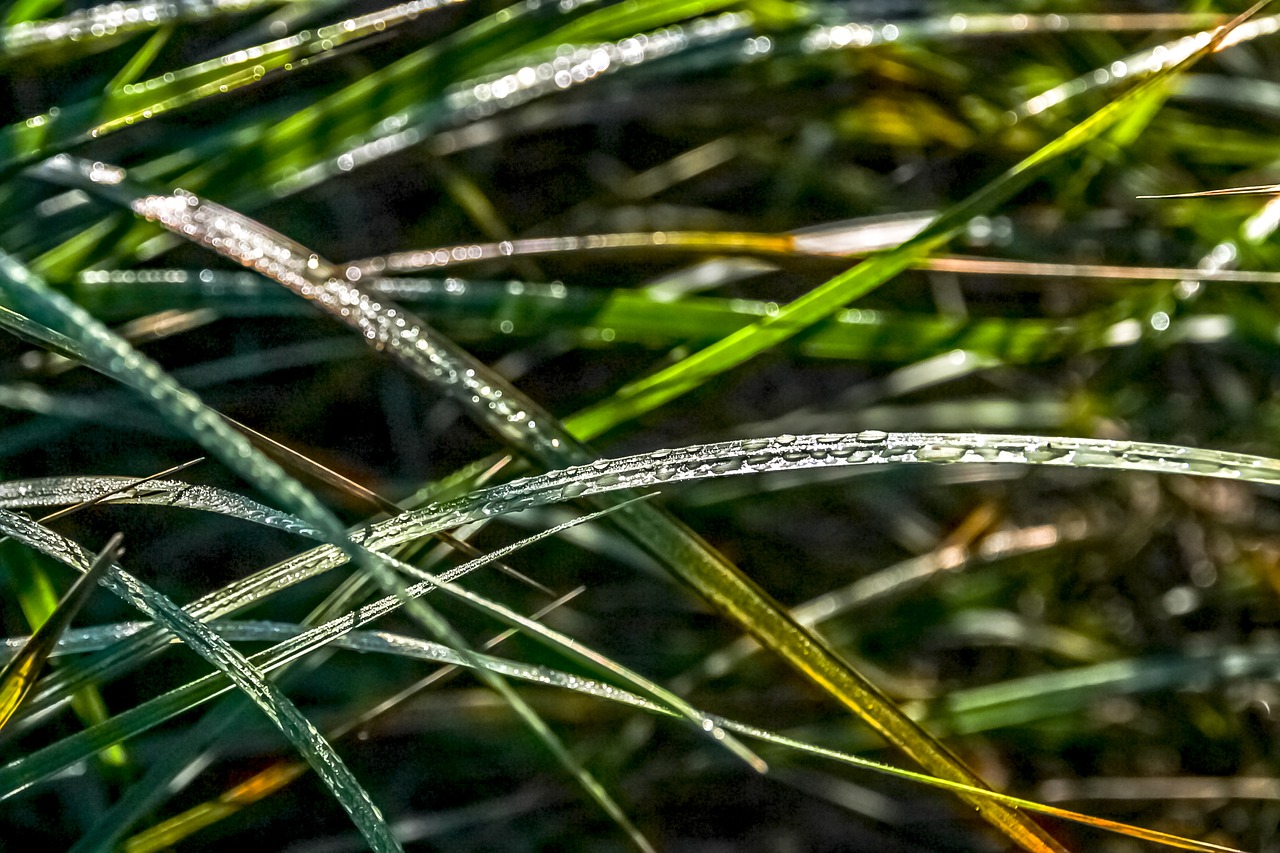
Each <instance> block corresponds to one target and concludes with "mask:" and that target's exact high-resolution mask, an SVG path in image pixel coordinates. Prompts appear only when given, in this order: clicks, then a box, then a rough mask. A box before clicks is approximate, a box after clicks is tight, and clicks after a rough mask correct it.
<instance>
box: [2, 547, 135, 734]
mask: <svg viewBox="0 0 1280 853" xmlns="http://www.w3.org/2000/svg"><path fill="white" fill-rule="evenodd" d="M123 539H124V537H123V536H122V535H121V534H119V533H117V534H116V535H115V536H113V537H111V539H110V541H108V542H107V544H106V545H105V546H103V548H102V550H101V551H99V552H98V555H97V556H96V557H94V558H93V562H92V563H90V564H89V568H88V569H87V570H86V571H85V573H84V574H83V575H81V576H80V577H79V578H78V579H77V580H76V582H75V584H74V585H72V587H71V589H70V590H68V592H67V594H66V595H65V596H63V598H62V600H61V601H59V602H58V606H57V608H56V609H55V610H54V611H53V613H52V614H50V616H49V618H48V619H47V620H45V622H44V624H43V625H41V626H40V627H39V628H38V629H36V632H35V633H34V634H32V635H31V637H30V638H29V639H28V640H27V642H26V644H25V645H23V647H22V648H21V649H20V650H19V651H18V653H17V655H15V656H14V657H13V659H12V660H10V661H9V662H8V663H7V664H5V666H4V669H3V670H0V728H4V726H5V724H7V723H8V722H9V719H10V718H11V717H12V716H13V714H14V712H15V711H17V710H18V706H19V705H21V704H22V700H24V699H25V698H26V697H27V694H28V693H30V692H31V687H32V685H33V684H35V680H36V677H37V676H38V675H39V673H40V670H41V669H43V668H44V662H45V661H46V660H47V659H48V658H49V653H50V652H52V651H53V648H54V646H55V645H57V643H58V638H59V637H61V636H62V633H63V632H64V631H66V629H67V628H68V627H70V626H71V620H72V619H73V618H75V615H76V614H77V613H78V612H80V607H81V606H82V605H83V604H84V603H85V602H86V601H88V599H89V593H91V592H92V591H93V590H94V589H96V588H97V585H98V579H99V578H100V577H101V576H102V574H103V573H104V572H105V571H106V570H107V569H108V568H109V567H110V566H111V564H112V563H113V562H114V561H115V560H116V558H117V556H118V554H119V552H120V543H121V542H122V541H123Z"/></svg>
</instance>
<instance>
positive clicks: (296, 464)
mask: <svg viewBox="0 0 1280 853" xmlns="http://www.w3.org/2000/svg"><path fill="white" fill-rule="evenodd" d="M222 417H223V419H224V420H225V421H226V422H227V423H229V424H231V425H232V426H233V427H235V428H236V429H238V430H240V432H242V433H244V434H245V436H247V437H248V438H249V440H250V441H252V442H253V443H254V444H255V445H257V447H258V449H259V450H261V451H262V452H264V453H266V454H267V455H268V456H270V457H271V458H272V459H274V460H276V462H279V463H280V464H281V465H283V466H285V467H286V468H289V469H292V470H294V471H296V472H301V473H303V474H305V475H310V476H312V477H315V478H316V479H318V480H320V481H321V482H322V483H327V484H329V485H330V486H334V487H336V488H339V489H342V490H343V491H345V492H347V493H348V494H350V495H353V496H354V497H356V498H358V499H359V500H361V501H364V502H366V503H368V504H369V505H371V506H372V507H374V508H375V509H376V510H377V511H378V512H385V513H386V514H387V515H389V516H392V517H394V516H397V515H400V514H401V513H403V512H404V509H403V508H402V507H400V505H399V504H396V503H393V502H392V501H389V500H387V499H386V498H384V497H383V496H382V495H380V494H378V493H377V492H375V491H373V490H372V489H370V488H367V487H366V486H362V485H361V484H359V483H357V482H356V481H354V480H352V479H350V478H349V477H344V476H343V475H342V474H340V473H338V472H337V471H334V470H333V469H332V468H329V467H327V466H325V465H321V464H320V463H319V462H317V461H315V460H314V459H312V458H311V457H309V456H307V455H306V454H303V453H299V452H298V451H296V450H294V449H293V448H292V447H289V446H288V445H286V444H282V443H281V442H278V441H276V440H275V439H274V438H271V437H270V436H267V435H263V434H262V433H260V432H258V431H257V430H255V429H253V428H252V427H249V426H246V425H245V424H242V423H240V422H239V421H237V420H235V419H234V418H230V417H227V416H226V415H223V416H222ZM434 535H435V536H436V538H438V539H439V540H440V541H442V542H444V543H445V544H446V545H448V546H449V547H451V548H453V549H454V550H456V551H458V552H459V553H462V554H466V555H467V556H469V557H479V556H481V552H480V551H479V550H478V549H477V548H476V547H475V546H474V545H472V544H471V543H470V542H467V541H466V540H464V539H459V538H458V537H456V536H454V535H453V534H452V533H449V532H447V531H444V530H441V531H439V532H437V533H435V534H434ZM495 568H497V569H498V571H500V572H502V573H503V574H505V575H509V576H511V577H513V578H515V579H516V580H518V581H520V582H522V583H525V584H528V585H529V586H531V587H533V588H534V589H536V590H538V591H539V592H542V593H545V594H547V595H550V596H553V597H554V596H555V592H554V591H552V590H551V589H548V588H547V587H546V586H545V585H543V584H541V583H539V582H538V581H536V580H534V579H533V578H531V577H529V576H528V575H526V574H524V573H523V572H518V571H516V570H515V569H513V568H511V567H510V566H508V565H507V564H505V563H502V562H498V563H497V564H496V565H495Z"/></svg>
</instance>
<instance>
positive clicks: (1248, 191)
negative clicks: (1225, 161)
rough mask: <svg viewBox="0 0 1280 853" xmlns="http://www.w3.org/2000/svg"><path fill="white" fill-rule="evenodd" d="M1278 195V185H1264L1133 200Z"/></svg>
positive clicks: (1168, 194) (1150, 196)
mask: <svg viewBox="0 0 1280 853" xmlns="http://www.w3.org/2000/svg"><path fill="white" fill-rule="evenodd" d="M1277 193H1280V184H1264V185H1260V186H1253V187H1227V188H1226V189H1220V190H1199V191H1197V192H1187V193H1165V194H1164V195H1140V196H1134V198H1145V199H1151V198H1155V199H1160V198H1208V197H1210V196H1220V195H1276V194H1277Z"/></svg>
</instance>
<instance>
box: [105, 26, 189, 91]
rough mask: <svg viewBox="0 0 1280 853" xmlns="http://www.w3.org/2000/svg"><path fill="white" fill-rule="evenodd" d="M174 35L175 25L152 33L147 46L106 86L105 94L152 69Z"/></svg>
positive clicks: (163, 27)
mask: <svg viewBox="0 0 1280 853" xmlns="http://www.w3.org/2000/svg"><path fill="white" fill-rule="evenodd" d="M173 33H174V26H173V24H166V25H165V26H162V27H161V28H160V29H158V30H156V31H155V32H154V33H152V34H151V37H150V38H148V39H147V42H146V44H144V45H143V46H142V47H141V48H140V49H139V50H138V52H137V53H135V54H134V55H133V57H132V58H130V60H129V61H128V62H126V63H125V64H124V66H123V67H122V68H121V69H120V71H119V72H118V73H117V74H116V76H115V77H112V78H111V82H110V83H108V84H107V85H106V88H105V91H104V92H103V94H110V93H111V92H113V91H115V90H116V89H119V88H121V87H123V86H124V85H126V84H128V83H132V82H133V81H134V80H136V79H137V78H138V77H139V76H140V75H141V74H142V73H143V72H144V71H146V70H147V69H148V68H150V67H151V63H152V62H155V59H156V57H157V56H158V55H159V54H160V51H162V50H164V47H165V45H167V44H168V43H169V39H171V38H173Z"/></svg>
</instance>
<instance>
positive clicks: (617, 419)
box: [565, 0, 1269, 440]
mask: <svg viewBox="0 0 1280 853" xmlns="http://www.w3.org/2000/svg"><path fill="white" fill-rule="evenodd" d="M1267 2H1269V0H1263V2H1260V3H1259V4H1257V5H1255V6H1254V7H1253V8H1252V9H1250V10H1249V11H1248V12H1246V13H1245V14H1244V15H1241V16H1240V17H1238V18H1236V19H1235V20H1233V21H1232V22H1231V23H1229V24H1227V25H1226V26H1224V27H1221V28H1219V29H1218V30H1217V31H1216V32H1215V33H1213V34H1210V33H1208V32H1204V33H1201V34H1200V35H1199V36H1197V37H1196V39H1195V42H1194V43H1195V45H1196V47H1195V49H1194V50H1191V51H1189V52H1187V53H1186V55H1185V56H1183V57H1182V58H1181V59H1180V61H1178V62H1175V63H1172V64H1170V65H1168V66H1166V67H1165V68H1163V69H1161V70H1160V71H1159V72H1157V73H1155V74H1153V75H1152V76H1151V77H1149V78H1147V79H1146V80H1144V81H1143V82H1141V83H1139V84H1138V85H1136V86H1134V87H1133V88H1132V89H1130V90H1129V91H1128V92H1126V93H1124V94H1123V95H1121V96H1120V97H1118V98H1116V99H1115V100H1114V101H1111V102H1110V103H1108V104H1107V105H1106V106H1104V107H1102V108H1101V109H1100V110H1098V111H1097V112H1095V113H1094V114H1093V115H1091V116H1089V117H1088V118H1087V119H1085V120H1084V121H1082V122H1081V123H1079V124H1077V125H1076V126H1075V127H1073V128H1071V129H1070V130H1069V131H1067V132H1066V133H1064V134H1063V135H1062V136H1059V137H1057V138H1056V139H1054V140H1053V141H1051V142H1049V143H1048V144H1046V145H1045V146H1044V147H1042V148H1041V149H1040V150H1038V151H1036V152H1035V153H1033V154H1031V155H1030V156H1028V157H1027V158H1025V159H1024V160H1022V161H1021V162H1019V163H1018V164H1016V165H1015V166H1013V167H1012V168H1010V169H1009V170H1008V171H1006V172H1005V173H1004V174H1003V175H1002V176H1000V177H999V178H997V179H995V180H994V181H992V182H990V183H988V184H986V185H985V186H984V187H982V188H981V189H979V190H978V191H977V192H975V193H974V194H973V195H971V196H969V197H968V198H966V199H964V200H963V201H961V202H959V203H958V204H955V205H953V206H952V207H950V208H949V209H947V210H946V211H944V212H943V213H942V214H941V215H939V216H938V217H937V218H936V219H935V220H934V221H933V222H932V223H931V224H930V225H928V226H927V227H925V228H924V229H923V230H922V231H921V232H920V233H919V234H917V235H916V236H915V237H913V238H911V239H910V240H907V241H906V242H905V243H903V244H901V245H900V246H899V247H898V248H896V249H893V250H890V251H888V252H884V253H881V254H877V255H873V256H872V257H870V258H868V259H867V260H865V261H863V262H862V263H860V264H858V265H857V266H855V267H853V268H852V269H850V270H849V271H848V272H845V273H843V274H841V275H838V276H836V277H835V278H833V279H831V280H830V281H828V282H826V283H825V284H822V285H820V286H819V287H817V288H815V289H814V290H811V291H810V292H809V293H807V294H805V295H804V296H801V297H799V298H798V299H796V300H794V301H792V302H790V303H788V304H787V305H785V306H783V307H782V308H781V309H779V311H778V312H777V313H776V314H775V315H772V316H769V317H766V318H764V319H763V320H761V321H760V322H758V323H756V324H754V325H752V326H749V327H747V328H744V329H742V330H741V331H739V332H736V333H734V334H732V335H730V336H729V337H727V338H724V339H722V340H720V341H718V342H716V343H714V344H712V345H711V346H708V347H706V348H704V349H702V350H699V351H698V352H696V353H694V354H693V355H691V356H689V357H688V358H685V359H682V360H681V361H679V362H677V363H675V364H673V365H671V366H670V367H668V368H665V369H663V370H660V371H658V372H657V373H653V374H650V375H649V376H646V377H644V378H642V379H639V380H636V381H634V382H631V383H630V384H628V385H626V386H624V387H623V388H621V389H619V391H618V392H617V393H615V394H614V395H613V396H612V397H611V398H610V399H608V400H606V401H604V402H602V403H599V404H597V405H595V406H592V407H590V408H588V409H586V410H585V411H582V412H579V413H578V414H576V415H574V416H573V417H571V418H569V419H568V420H566V422H565V425H566V426H567V427H568V428H569V430H570V431H571V432H572V433H573V434H574V435H575V436H577V437H578V438H580V439H582V440H589V439H591V438H593V437H595V436H598V435H600V434H602V433H604V432H606V431H607V430H609V429H612V428H613V427H614V426H616V425H617V424H619V423H623V422H625V421H627V420H630V419H632V418H635V417H638V416H639V415H641V414H643V413H645V412H648V411H651V410H653V409H655V408H657V407H658V406H660V405H663V404H664V403H667V402H669V401H671V400H673V399H675V398H677V397H679V396H682V395H683V394H686V393H688V392H689V391H691V390H693V389H694V388H698V387H701V386H703V385H704V384H705V383H706V382H707V381H708V380H710V379H712V378H713V377H715V376H717V375H719V374H721V373H723V372H724V371H726V370H730V369H732V368H734V367H736V366H738V365H739V364H742V363H743V362H745V361H747V360H748V359H751V358H753V357H754V356H756V355H759V354H760V353H762V352H764V351H765V350H767V349H769V348H771V347H773V346H776V345H777V344H779V343H781V342H783V341H785V340H787V339H789V338H791V337H793V336H795V335H797V334H799V333H800V332H801V331H803V330H804V329H806V328H808V327H809V326H811V325H813V324H814V323H816V322H818V321H820V320H824V319H826V318H827V317H829V316H831V315H832V314H834V313H835V312H837V311H839V310H840V309H842V308H843V307H844V306H846V305H847V304H848V303H849V302H850V301H852V300H853V299H855V298H857V297H859V296H863V295H865V294H867V293H869V292H870V291H872V290H874V289H875V288H877V287H879V286H880V285H881V284H883V283H885V282H886V281H888V280H890V279H891V278H893V277H894V276H896V275H898V273H900V272H902V271H903V270H905V269H907V268H908V267H909V266H910V265H911V264H912V263H914V262H915V261H916V260H918V259H919V258H921V257H923V256H925V255H928V254H930V253H932V252H933V251H934V250H935V249H937V248H939V247H940V246H942V245H943V244H944V243H946V241H948V240H949V239H950V238H951V237H952V236H954V235H955V234H957V233H959V232H960V230H961V229H963V228H964V227H965V225H966V223H968V222H969V220H970V219H972V218H973V217H974V216H978V215H981V214H984V213H989V212H990V211H991V210H992V209H993V208H994V207H995V206H996V205H998V204H1000V203H1001V202H1003V201H1005V200H1006V199H1008V198H1010V197H1011V196H1012V195H1013V194H1014V193H1016V192H1018V191H1019V190H1021V189H1022V188H1023V187H1025V186H1026V185H1027V184H1028V183H1030V181H1031V180H1032V179H1033V178H1035V177H1036V176H1037V175H1038V174H1040V173H1041V172H1042V171H1043V170H1044V169H1045V168H1046V167H1047V166H1048V165H1049V164H1051V163H1053V162H1054V161H1056V160H1058V159H1059V158H1061V157H1062V156H1064V155H1066V154H1069V153H1071V152H1073V151H1075V150H1077V149H1079V148H1080V147H1081V146H1083V145H1085V144H1086V143H1088V142H1090V141H1092V140H1093V139H1096V138H1097V137H1098V136H1099V135H1100V134H1101V133H1103V132H1104V131H1106V130H1107V129H1108V128H1110V127H1112V126H1114V125H1115V124H1116V123H1117V122H1118V121H1120V120H1122V119H1124V118H1125V117H1126V116H1127V115H1128V114H1129V113H1130V111H1131V110H1132V109H1133V108H1134V107H1135V105H1137V104H1139V103H1141V102H1142V101H1144V100H1146V99H1148V98H1161V97H1163V96H1164V94H1165V87H1166V85H1167V83H1168V80H1169V79H1170V78H1171V77H1172V76H1173V75H1176V74H1178V73H1181V72H1182V71H1183V70H1185V69H1186V68H1188V67H1190V65H1191V64H1193V63H1194V62H1195V61H1197V60H1199V59H1200V58H1202V57H1204V56H1206V55H1208V54H1209V53H1211V52H1212V51H1213V50H1214V49H1215V48H1216V47H1217V46H1218V45H1219V44H1221V43H1222V40H1223V39H1224V38H1225V37H1226V35H1227V34H1228V33H1229V32H1230V31H1231V30H1232V29H1233V28H1234V27H1236V26H1238V25H1239V24H1240V23H1242V22H1243V21H1244V20H1246V19H1247V18H1248V17H1249V16H1251V15H1252V14H1254V13H1256V12H1257V11H1258V10H1259V9H1261V8H1262V7H1263V6H1265V5H1266V4H1267Z"/></svg>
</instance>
